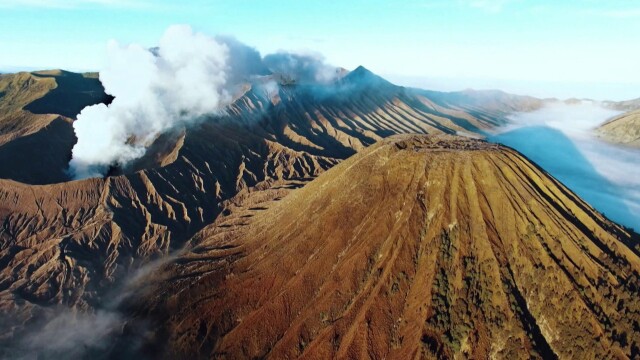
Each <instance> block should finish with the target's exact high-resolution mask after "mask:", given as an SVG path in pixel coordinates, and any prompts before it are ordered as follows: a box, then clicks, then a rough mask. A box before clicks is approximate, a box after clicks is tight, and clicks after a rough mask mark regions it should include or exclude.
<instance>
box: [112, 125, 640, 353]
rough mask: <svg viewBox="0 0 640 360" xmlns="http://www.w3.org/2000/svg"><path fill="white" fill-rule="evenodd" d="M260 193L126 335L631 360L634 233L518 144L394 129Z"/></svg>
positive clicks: (637, 266)
mask: <svg viewBox="0 0 640 360" xmlns="http://www.w3.org/2000/svg"><path fill="white" fill-rule="evenodd" d="M271 204H272V205H270V206H268V207H269V208H268V209H267V210H264V211H257V212H255V213H251V214H244V213H242V212H239V213H238V216H233V214H232V215H230V216H229V219H227V220H224V221H226V222H224V221H223V220H220V221H223V223H218V224H214V225H212V226H210V227H208V228H205V230H203V231H202V232H200V234H199V235H197V236H196V237H194V239H193V240H192V241H193V244H194V246H193V248H192V250H191V251H189V252H187V253H186V254H183V255H182V256H180V257H179V258H178V259H177V260H175V261H173V262H172V263H171V264H169V265H167V266H165V267H164V268H163V269H162V271H158V272H156V274H155V275H154V277H153V279H154V280H153V281H151V280H152V279H151V278H150V279H148V280H145V281H151V282H150V283H149V284H148V285H147V286H146V287H145V288H144V289H141V290H140V292H139V293H138V294H139V297H138V299H137V300H133V301H131V302H130V304H129V307H128V309H129V313H130V314H131V315H132V316H133V318H134V319H135V321H132V322H130V324H129V327H127V328H125V336H124V337H123V339H124V341H125V342H127V341H132V339H134V338H135V336H136V335H138V333H136V332H135V331H133V330H131V331H129V330H126V329H136V326H137V325H136V323H138V322H139V323H141V324H147V325H148V328H149V329H150V330H149V331H151V332H154V333H155V335H154V336H152V337H146V338H145V339H146V340H145V341H147V346H146V347H143V348H142V350H141V351H142V352H143V353H144V354H145V355H148V356H150V357H164V358H185V359H186V358H208V357H220V358H263V357H269V358H296V357H304V358H323V359H324V358H330V357H336V358H376V359H381V358H397V359H406V358H488V357H492V358H509V359H513V358H520V359H529V358H545V359H548V358H556V357H558V358H579V359H587V358H589V359H590V358H622V359H623V358H637V357H638V356H640V343H639V341H640V325H639V324H640V296H639V295H640V293H639V292H640V257H639V249H640V248H639V242H638V241H639V239H638V237H637V235H636V234H631V233H628V232H626V231H625V230H624V229H623V228H621V227H619V226H618V225H616V224H614V223H612V222H610V221H609V220H607V219H606V218H604V217H603V216H602V215H601V214H599V213H597V212H596V211H594V210H593V209H592V208H591V207H590V206H589V205H587V204H586V203H584V202H583V201H582V200H580V199H579V198H578V197H577V196H576V195H575V194H573V193H572V192H571V191H569V190H568V189H567V188H565V187H564V186H563V185H562V184H560V183H559V182H557V181H556V180H554V179H553V178H551V177H550V176H549V175H548V174H546V173H545V172H544V171H542V170H541V169H539V168H538V167H536V166H535V165H533V164H532V163H531V162H529V161H528V160H527V159H526V158H524V157H523V156H522V155H520V154H519V153H517V152H516V151H514V150H512V149H509V148H506V147H502V146H498V145H492V144H488V143H485V142H482V141H479V140H471V139H466V138H460V137H453V136H444V135H441V136H395V137H392V138H389V139H386V140H384V141H382V142H380V143H379V144H376V145H374V146H372V147H370V148H368V149H366V150H364V151H363V152H361V153H359V154H358V155H356V156H353V157H351V158H349V159H348V160H346V161H344V162H342V163H341V164H340V165H338V166H336V167H334V168H332V169H331V170H329V171H327V172H325V173H324V174H322V175H321V176H319V177H318V178H317V179H316V180H314V181H312V182H311V183H309V184H308V185H306V186H304V187H302V188H300V189H298V190H294V191H293V192H292V193H291V194H290V195H288V196H286V197H284V198H283V199H282V200H280V201H278V202H275V203H271ZM243 214H244V215H250V216H247V217H244V215H243ZM221 219H222V218H221ZM234 219H235V220H234ZM221 224H227V225H228V226H226V227H222V226H220V225H221ZM234 224H235V225H234ZM116 349H122V347H116ZM120 355H122V354H120Z"/></svg>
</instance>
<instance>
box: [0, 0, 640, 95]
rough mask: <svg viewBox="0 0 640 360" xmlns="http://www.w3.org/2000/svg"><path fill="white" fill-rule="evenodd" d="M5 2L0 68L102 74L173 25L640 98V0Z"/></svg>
mask: <svg viewBox="0 0 640 360" xmlns="http://www.w3.org/2000/svg"><path fill="white" fill-rule="evenodd" d="M0 9H1V10H2V11H0V21H2V23H3V24H5V28H6V29H9V30H7V31H4V32H3V33H2V34H0V50H2V52H0V53H1V54H2V55H0V69H17V68H24V69H30V70H32V69H51V68H62V69H67V70H71V71H79V70H81V71H89V70H92V71H97V70H99V69H102V68H103V67H104V66H105V57H106V46H105V44H106V43H107V42H108V41H109V40H111V39H114V40H117V41H118V42H120V43H124V44H128V43H136V44H141V45H142V46H146V47H152V46H156V45H157V39H158V38H159V36H160V35H161V34H162V32H163V31H164V29H166V28H167V27H168V26H170V25H172V24H189V25H191V26H192V27H193V28H194V29H196V30H197V31H201V32H204V33H207V34H211V35H216V34H223V35H224V34H226V35H232V36H234V37H236V38H237V39H238V40H240V41H242V42H243V43H246V44H248V45H250V46H253V47H255V48H256V50H258V51H260V52H261V53H263V54H267V53H274V52H277V51H279V50H286V51H290V52H296V53H304V54H309V53H314V54H321V56H322V57H324V58H325V60H326V62H327V63H329V64H332V65H335V66H341V67H345V68H347V69H353V68H355V67H357V66H358V65H364V66H365V67H367V68H369V69H370V70H372V71H373V72H375V73H377V74H380V75H382V76H384V77H386V78H388V79H390V80H391V81H393V82H395V83H397V84H399V85H405V86H417V87H422V88H428V89H432V90H441V91H452V90H462V89H466V88H474V89H501V90H504V91H507V92H510V93H516V94H525V95H532V96H536V97H558V98H570V97H577V98H593V99H596V100H627V99H632V98H638V97H640V72H638V71H636V64H638V63H639V62H640V49H637V48H636V47H633V46H630V44H635V43H637V40H640V22H639V21H637V20H638V19H639V18H640V6H638V5H637V4H636V3H634V2H632V1H629V0H614V1H609V2H606V3H600V2H597V1H592V0H570V1H565V2H563V3H562V4H558V3H557V2H553V1H550V0H545V1H532V0H455V1H444V0H430V1H424V0H422V1H420V0H409V1H403V2H400V1H368V2H364V1H351V2H348V3H330V4H327V3H326V2H321V1H316V0H311V1H305V2H304V3H299V2H296V1H293V0H285V1H279V2H277V3H274V2H271V1H253V0H250V1H246V2H243V3H241V4H238V3H237V2H231V1H217V2H215V3H214V4H208V3H205V2H202V1H199V0H192V1H189V2H187V3H185V4H183V5H180V6H177V5H174V4H172V3H170V2H168V1H164V0H163V1H154V2H150V1H146V0H99V1H96V0H51V1H41V0H11V1H8V0H0ZM363 12H366V14H367V16H362V13H363ZM140 17H144V21H140ZM254 25H257V26H254ZM310 25H312V26H310ZM374 28H375V29H377V30H376V31H370V29H374ZM78 29H82V31H78ZM636 89H638V90H636Z"/></svg>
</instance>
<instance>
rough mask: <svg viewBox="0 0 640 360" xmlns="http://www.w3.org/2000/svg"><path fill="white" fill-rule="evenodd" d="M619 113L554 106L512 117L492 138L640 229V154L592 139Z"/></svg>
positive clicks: (616, 218) (592, 105)
mask: <svg viewBox="0 0 640 360" xmlns="http://www.w3.org/2000/svg"><path fill="white" fill-rule="evenodd" d="M617 114H618V112H616V111H612V110H608V109H604V108H602V107H600V106H599V105H598V104H597V103H592V102H583V103H581V104H576V105H567V104H564V103H556V104H551V105H548V106H546V107H544V108H543V109H541V110H538V111H534V112H531V113H520V114H516V115H514V116H512V118H511V120H512V124H510V125H508V126H506V127H505V128H503V129H501V130H502V131H501V132H500V133H499V134H496V135H495V136H492V137H490V138H489V140H491V141H495V142H499V143H503V144H505V145H508V146H511V147H513V148H515V149H516V150H518V151H520V152H521V153H523V154H524V155H526V156H527V157H529V158H530V159H532V160H533V161H534V162H536V163H537V164H539V165H540V166H542V167H543V168H544V169H545V170H547V171H548V172H549V173H550V174H551V175H553V176H554V177H556V178H557V179H558V180H560V181H562V182H563V183H564V184H565V185H566V186H567V187H569V188H570V189H571V190H573V191H574V192H575V193H577V194H578V195H579V196H580V197H582V198H583V199H585V200H586V201H587V202H588V203H589V204H591V205H592V206H593V207H595V208H596V209H597V210H598V211H600V212H602V213H604V214H605V215H606V216H607V217H608V218H610V219H611V220H613V221H616V222H618V223H620V224H623V225H625V226H628V227H632V228H634V229H636V231H638V230H639V229H640V167H638V159H640V150H637V149H631V148H622V147H618V146H614V145H610V144H607V143H605V142H602V141H601V140H599V139H598V138H596V137H595V136H593V135H592V129H593V128H594V127H597V126H598V125H600V124H601V123H603V122H604V121H606V120H607V119H609V118H611V117H613V116H615V115H617Z"/></svg>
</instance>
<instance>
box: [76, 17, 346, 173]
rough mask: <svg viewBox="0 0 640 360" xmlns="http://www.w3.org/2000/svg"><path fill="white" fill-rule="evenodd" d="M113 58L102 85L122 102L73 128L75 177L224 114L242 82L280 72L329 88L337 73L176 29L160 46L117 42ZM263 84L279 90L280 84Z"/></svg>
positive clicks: (302, 59)
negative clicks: (175, 131) (176, 130)
mask: <svg viewBox="0 0 640 360" xmlns="http://www.w3.org/2000/svg"><path fill="white" fill-rule="evenodd" d="M107 53H108V58H107V66H106V68H105V69H103V70H102V71H101V72H100V81H101V82H102V84H103V86H104V88H105V91H106V92H107V93H108V94H110V95H113V96H114V97H115V99H114V100H113V102H112V103H111V104H110V105H108V106H107V105H104V104H99V105H94V106H89V107H86V108H85V109H83V110H82V112H81V113H80V114H79V115H78V120H77V121H75V122H74V124H73V127H74V130H75V133H76V136H77V138H78V142H77V144H76V145H75V147H74V148H73V154H72V159H71V162H70V163H69V172H70V174H71V175H72V176H73V177H74V178H76V179H81V178H87V177H98V176H103V175H105V174H106V173H107V172H108V171H109V168H110V167H111V166H114V165H116V166H124V165H126V164H127V163H128V162H130V161H132V160H135V159H138V158H140V157H142V156H143V155H144V154H145V152H146V148H147V147H148V146H149V145H150V144H151V143H152V142H153V141H154V140H155V139H156V138H157V137H158V136H159V135H161V134H162V133H163V132H165V131H167V130H169V129H171V128H173V127H177V126H182V125H188V124H190V123H193V122H196V121H199V120H202V119H203V118H205V117H206V116H207V115H210V114H217V113H221V112H222V111H223V110H224V106H225V105H227V104H228V103H229V102H230V101H231V99H232V95H233V94H234V92H235V91H236V88H237V87H238V85H240V84H241V83H242V82H243V81H250V80H251V79H253V78H255V77H259V76H266V75H270V74H272V73H277V74H278V75H280V76H281V77H282V79H286V80H288V81H291V80H293V81H297V82H320V83H324V82H329V81H331V80H333V79H335V78H336V76H337V73H338V72H337V70H336V68H335V67H331V66H329V65H327V64H325V62H324V58H322V56H320V55H300V54H292V53H287V52H278V53H277V54H273V55H267V56H266V57H264V58H262V57H261V55H260V53H259V52H258V51H257V50H255V49H254V48H252V47H250V46H247V45H245V44H243V43H241V42H240V41H238V40H236V39H234V38H232V37H228V36H218V37H210V36H207V35H205V34H202V33H196V32H194V31H193V30H192V29H191V28H190V27H189V26H186V25H174V26H171V27H169V28H168V29H167V30H166V32H165V33H164V35H163V36H162V37H161V39H160V42H159V44H158V47H157V48H153V49H146V48H144V47H142V46H140V45H136V44H132V45H121V44H119V43H117V42H115V41H111V42H109V44H108V46H107ZM262 84H267V85H268V86H267V87H268V88H267V89H265V90H266V91H267V92H274V91H277V87H276V85H277V83H276V82H275V81H273V80H272V81H263V82H262Z"/></svg>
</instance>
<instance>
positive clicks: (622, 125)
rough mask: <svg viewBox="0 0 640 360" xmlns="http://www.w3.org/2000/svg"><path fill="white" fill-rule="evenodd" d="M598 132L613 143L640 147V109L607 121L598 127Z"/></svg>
mask: <svg viewBox="0 0 640 360" xmlns="http://www.w3.org/2000/svg"><path fill="white" fill-rule="evenodd" d="M596 133H597V134H598V136H600V137H602V138H604V139H605V140H607V141H610V142H613V143H618V144H622V145H627V146H633V147H640V110H636V111H631V112H628V113H626V114H623V115H620V116H618V117H616V118H615V119H612V120H610V121H607V122H606V123H604V124H602V125H601V126H600V127H598V128H597V129H596Z"/></svg>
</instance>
